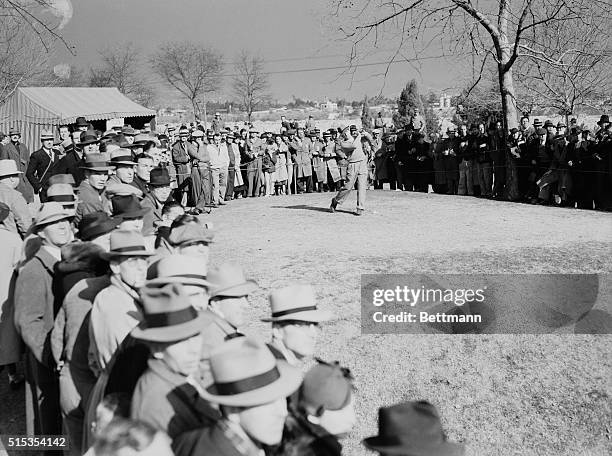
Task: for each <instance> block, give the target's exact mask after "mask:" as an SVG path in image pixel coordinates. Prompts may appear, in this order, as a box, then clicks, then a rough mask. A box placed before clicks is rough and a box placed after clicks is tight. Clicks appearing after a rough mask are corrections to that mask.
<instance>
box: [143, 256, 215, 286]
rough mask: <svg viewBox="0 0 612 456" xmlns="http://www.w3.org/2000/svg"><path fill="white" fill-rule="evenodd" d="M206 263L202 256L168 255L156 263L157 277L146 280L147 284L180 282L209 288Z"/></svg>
mask: <svg viewBox="0 0 612 456" xmlns="http://www.w3.org/2000/svg"><path fill="white" fill-rule="evenodd" d="M206 270H207V264H206V261H205V260H203V259H202V258H196V257H190V256H187V255H180V254H172V255H168V256H166V257H164V258H162V259H161V260H159V262H158V263H157V277H156V278H155V279H151V280H148V281H147V283H146V285H147V286H159V285H167V284H169V283H180V284H182V285H196V286H199V287H206V288H210V286H211V283H210V282H209V281H208V280H207V278H206Z"/></svg>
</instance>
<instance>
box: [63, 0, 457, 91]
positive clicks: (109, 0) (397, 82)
mask: <svg viewBox="0 0 612 456" xmlns="http://www.w3.org/2000/svg"><path fill="white" fill-rule="evenodd" d="M55 3H56V11H55V13H56V14H57V15H58V17H61V18H62V23H63V24H64V27H63V29H62V36H63V37H64V38H65V39H66V41H68V43H69V44H70V45H72V46H74V52H75V53H76V55H75V56H72V55H70V53H68V52H67V51H66V50H65V49H62V48H61V47H59V48H58V49H57V52H56V57H55V63H68V64H74V65H76V66H78V67H81V68H87V67H89V66H90V65H92V64H95V63H96V60H97V57H98V56H97V50H98V49H101V48H103V47H105V46H115V45H121V44H122V43H127V42H132V43H134V44H135V45H136V46H138V47H140V48H141V49H142V51H143V54H145V55H146V54H149V53H150V52H152V51H154V50H155V49H156V47H157V46H158V45H159V44H160V43H162V42H164V41H174V40H189V41H195V42H201V43H203V44H205V45H207V46H210V47H212V48H215V49H217V50H218V51H220V52H221V53H222V54H223V55H224V56H225V57H226V62H227V64H226V68H225V71H224V74H228V75H231V74H232V70H233V68H232V64H231V62H232V61H233V59H234V58H235V56H236V55H237V54H238V53H239V52H240V51H241V50H247V51H249V52H251V53H254V54H258V55H260V56H261V57H263V58H264V60H265V61H266V66H265V68H266V71H268V72H270V73H271V74H269V82H270V92H271V95H272V97H273V98H274V99H276V100H279V101H281V102H287V101H291V99H292V97H293V96H295V97H300V98H307V99H312V100H323V99H324V98H326V97H328V98H330V99H334V98H336V97H340V98H346V99H349V100H356V99H362V98H363V97H364V95H368V96H374V95H377V94H379V93H382V94H383V95H386V96H393V97H395V96H397V95H399V92H400V91H401V88H402V87H403V86H404V85H405V84H406V82H407V81H408V80H410V79H412V78H416V79H417V82H418V83H419V84H420V87H421V91H422V92H424V93H426V92H427V91H429V90H435V91H443V90H446V89H449V88H450V89H451V91H452V89H453V88H454V89H455V90H456V88H457V87H459V86H461V85H464V84H462V82H463V81H462V80H461V78H462V77H463V76H462V75H461V74H462V73H461V71H459V68H458V65H457V62H456V61H455V62H449V61H447V60H439V59H431V60H426V61H424V62H421V66H420V67H419V68H416V67H415V66H414V65H413V64H410V63H406V62H403V63H397V64H394V65H391V66H390V68H389V73H388V74H387V76H386V78H385V77H383V76H382V75H381V74H382V72H384V70H385V69H386V65H385V64H378V65H366V66H363V67H360V68H358V69H357V72H356V73H355V74H354V75H353V77H351V76H349V75H346V74H344V75H343V71H344V70H345V69H346V66H347V56H348V53H349V49H350V43H349V42H347V41H342V40H338V39H337V38H338V35H337V33H336V30H335V29H336V28H337V24H334V23H333V21H330V20H329V19H330V16H329V12H330V9H329V8H330V7H329V0H73V1H72V2H71V1H70V0H55ZM392 49H393V47H392V46H388V47H387V48H385V43H383V44H382V45H381V50H380V51H378V52H377V53H376V54H374V55H371V56H369V57H367V58H365V59H364V60H363V61H362V62H363V63H368V64H369V63H377V62H386V61H388V59H389V55H390V52H391V51H392ZM330 67H334V68H333V69H324V70H319V69H320V68H330ZM338 67H340V68H338ZM449 67H450V68H449ZM147 77H148V78H149V79H150V81H154V82H157V83H160V82H159V79H158V78H157V77H156V76H155V75H153V74H148V75H147ZM229 79H230V78H229V77H228V78H226V82H225V84H224V87H223V89H222V90H221V92H220V93H219V94H217V96H216V98H217V99H219V100H225V99H229V98H230V97H231V83H230V82H229Z"/></svg>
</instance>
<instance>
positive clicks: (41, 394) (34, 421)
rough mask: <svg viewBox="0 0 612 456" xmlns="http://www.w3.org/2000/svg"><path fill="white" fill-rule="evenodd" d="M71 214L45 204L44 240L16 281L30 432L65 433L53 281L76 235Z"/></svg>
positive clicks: (40, 230) (38, 229)
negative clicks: (52, 337) (52, 336)
mask: <svg viewBox="0 0 612 456" xmlns="http://www.w3.org/2000/svg"><path fill="white" fill-rule="evenodd" d="M71 218H72V214H70V213H69V212H67V211H66V210H65V209H64V208H63V207H62V206H61V204H59V203H56V202H51V203H44V204H42V205H41V207H40V209H39V210H38V212H37V213H36V217H35V219H34V232H35V233H36V234H37V235H38V237H39V238H40V239H41V240H42V245H41V247H40V249H38V251H37V252H36V254H35V255H34V256H33V257H32V258H31V259H30V260H28V261H27V262H26V263H25V265H24V266H23V268H22V269H21V270H20V271H19V276H18V277H17V281H16V283H15V327H16V328H17V331H18V332H19V334H21V337H22V339H23V341H24V343H25V345H26V349H27V350H26V380H27V382H28V388H27V391H26V421H27V434H29V435H33V434H47V435H54V434H55V435H57V434H61V420H60V414H59V387H58V383H57V377H56V374H55V367H56V366H55V361H54V360H53V356H52V353H51V344H50V337H49V336H50V333H51V330H52V329H53V322H54V318H55V312H56V309H59V303H57V302H55V301H56V298H55V296H54V289H53V280H54V277H55V270H54V267H55V264H56V263H57V262H58V261H60V260H61V250H60V249H61V248H62V246H64V245H66V244H68V243H69V242H70V241H72V239H73V233H72V228H71V225H70V220H71Z"/></svg>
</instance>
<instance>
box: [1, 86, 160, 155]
mask: <svg viewBox="0 0 612 456" xmlns="http://www.w3.org/2000/svg"><path fill="white" fill-rule="evenodd" d="M155 114H156V113H155V111H154V110H152V109H148V108H145V107H144V106H141V105H139V104H138V103H136V102H134V101H132V100H130V99H129V98H128V97H126V96H125V95H123V94H122V93H121V92H119V90H118V89H117V88H115V87H19V88H17V90H16V91H15V93H13V95H11V96H10V97H9V98H8V99H7V100H6V102H5V103H4V104H3V105H2V106H0V129H1V130H2V131H3V132H4V133H5V134H6V133H8V130H9V129H10V128H18V129H19V130H20V131H21V135H22V142H23V143H24V144H25V145H26V146H27V147H28V148H29V149H30V151H33V150H36V149H37V148H38V147H40V139H39V138H40V133H41V131H42V130H53V131H54V134H55V136H56V139H57V128H53V127H58V126H59V125H67V124H73V123H75V122H76V119H77V117H81V116H82V117H85V119H87V120H88V121H95V120H109V119H117V118H124V119H125V118H129V117H149V118H153V117H154V116H155Z"/></svg>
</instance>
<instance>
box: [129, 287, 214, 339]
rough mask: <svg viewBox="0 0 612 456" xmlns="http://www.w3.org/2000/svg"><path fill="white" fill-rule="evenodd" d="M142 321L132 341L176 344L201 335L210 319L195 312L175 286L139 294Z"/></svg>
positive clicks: (150, 288) (203, 314)
mask: <svg viewBox="0 0 612 456" xmlns="http://www.w3.org/2000/svg"><path fill="white" fill-rule="evenodd" d="M140 294H141V296H142V305H143V313H144V319H143V321H142V322H141V323H140V324H139V325H138V326H137V327H136V328H134V329H133V330H132V332H131V335H132V337H134V338H135V339H139V340H145V341H149V342H162V343H163V342H168V343H170V342H178V341H180V340H184V339H187V338H189V337H193V336H195V335H197V334H200V333H201V332H202V329H203V328H205V327H206V322H207V321H209V319H210V317H209V316H208V315H207V314H206V313H205V312H198V311H197V310H196V309H195V308H194V307H193V306H192V305H191V304H190V303H189V297H188V296H187V295H186V294H185V292H184V291H183V287H182V286H181V285H180V284H178V283H172V284H168V285H166V286H164V287H147V286H145V287H143V288H141V290H140Z"/></svg>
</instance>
